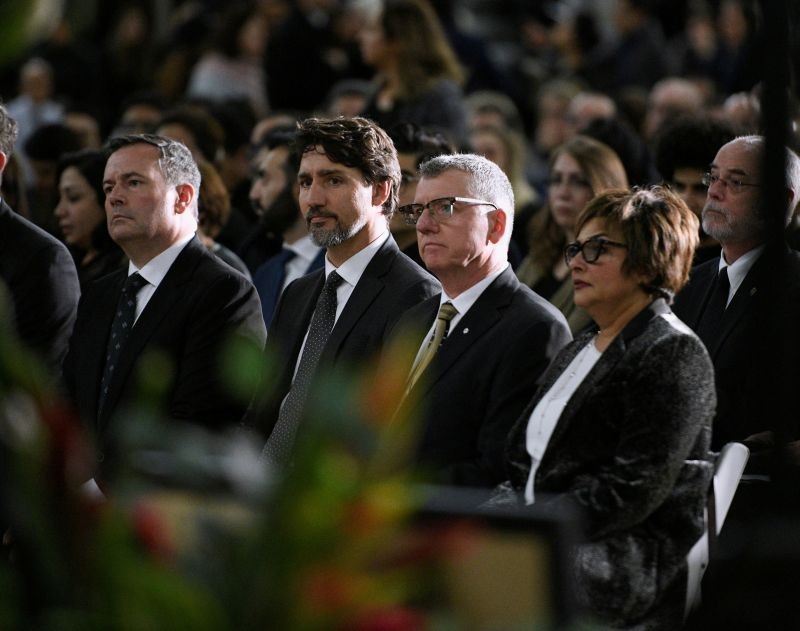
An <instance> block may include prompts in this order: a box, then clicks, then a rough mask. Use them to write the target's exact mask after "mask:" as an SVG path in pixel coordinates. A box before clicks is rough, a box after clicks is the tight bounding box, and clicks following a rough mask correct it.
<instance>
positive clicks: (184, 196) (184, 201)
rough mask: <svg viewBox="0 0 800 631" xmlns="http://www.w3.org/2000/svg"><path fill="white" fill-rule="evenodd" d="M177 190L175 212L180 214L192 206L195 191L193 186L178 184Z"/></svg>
mask: <svg viewBox="0 0 800 631" xmlns="http://www.w3.org/2000/svg"><path fill="white" fill-rule="evenodd" d="M175 190H176V191H178V199H177V200H176V202H175V212H176V213H178V214H180V213H182V212H183V211H184V210H186V209H187V208H189V207H190V206H191V204H192V200H193V199H194V195H195V190H194V186H192V185H191V184H178V186H176V187H175Z"/></svg>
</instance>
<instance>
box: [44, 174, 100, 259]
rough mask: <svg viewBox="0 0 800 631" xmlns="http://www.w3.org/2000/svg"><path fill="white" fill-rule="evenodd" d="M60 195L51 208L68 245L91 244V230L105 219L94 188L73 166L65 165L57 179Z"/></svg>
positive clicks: (89, 246)
mask: <svg viewBox="0 0 800 631" xmlns="http://www.w3.org/2000/svg"><path fill="white" fill-rule="evenodd" d="M58 190H59V193H60V198H59V201H58V205H57V206H56V209H55V211H54V214H55V216H56V219H57V220H58V227H59V230H61V234H62V235H63V236H64V241H65V242H66V244H67V245H69V246H71V247H75V248H79V249H81V250H89V249H90V248H91V246H92V232H94V230H95V228H97V226H98V225H99V224H100V222H102V221H105V211H104V209H103V206H101V205H100V202H99V201H98V199H97V195H96V194H95V191H94V189H93V188H92V187H91V185H90V184H89V182H88V181H87V180H86V178H85V177H83V174H81V172H80V171H79V170H78V169H76V168H75V167H67V168H66V169H64V171H63V172H62V173H61V178H60V180H59V183H58Z"/></svg>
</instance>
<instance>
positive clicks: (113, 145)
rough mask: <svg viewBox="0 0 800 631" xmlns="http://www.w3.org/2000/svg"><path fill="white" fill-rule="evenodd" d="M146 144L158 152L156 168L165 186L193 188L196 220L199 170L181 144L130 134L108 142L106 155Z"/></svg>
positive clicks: (150, 136)
mask: <svg viewBox="0 0 800 631" xmlns="http://www.w3.org/2000/svg"><path fill="white" fill-rule="evenodd" d="M139 144H146V145H150V146H152V147H155V148H156V149H158V150H159V158H158V166H159V168H160V169H161V173H162V174H163V176H164V181H165V182H166V183H167V186H180V185H181V184H191V185H192V187H193V188H194V199H193V201H192V207H193V209H194V218H195V219H197V218H198V210H197V203H198V200H199V197H200V183H201V176H200V169H199V168H198V167H197V163H196V162H195V160H194V157H192V152H191V151H189V149H188V148H187V147H186V145H184V144H183V143H182V142H178V141H177V140H173V139H172V138H167V137H165V136H156V135H153V134H131V135H127V136H118V137H116V138H112V139H111V140H109V142H108V145H107V155H108V156H111V154H113V153H115V152H117V151H119V150H120V149H122V148H123V147H130V146H132V145H139Z"/></svg>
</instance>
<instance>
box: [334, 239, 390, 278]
mask: <svg viewBox="0 0 800 631" xmlns="http://www.w3.org/2000/svg"><path fill="white" fill-rule="evenodd" d="M388 238H389V230H388V229H387V230H385V231H384V232H383V233H381V235H380V236H379V237H377V238H376V239H374V240H373V241H372V242H371V243H370V244H369V245H368V246H367V247H365V248H364V249H363V250H361V251H360V252H357V253H356V254H354V255H353V256H351V257H350V258H349V259H347V260H346V261H345V262H344V263H342V264H341V265H340V266H339V267H335V266H334V265H333V263H331V262H330V261H329V260H328V257H327V256H326V257H325V278H328V276H330V273H331V272H332V271H334V270H336V273H338V274H339V276H341V277H342V280H344V281H345V282H346V283H347V284H348V285H351V286H353V287H355V286H356V284H357V283H358V281H359V279H360V278H361V275H362V274H363V273H364V270H365V269H367V265H369V262H370V261H371V260H372V257H373V256H375V254H377V252H378V250H380V249H381V246H383V244H384V243H386V240H387V239H388Z"/></svg>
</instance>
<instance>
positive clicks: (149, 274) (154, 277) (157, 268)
mask: <svg viewBox="0 0 800 631" xmlns="http://www.w3.org/2000/svg"><path fill="white" fill-rule="evenodd" d="M193 238H194V233H192V234H189V235H187V236H185V237H183V238H182V239H180V240H178V241H176V242H175V243H173V244H172V245H171V246H169V247H168V248H167V249H166V250H164V251H163V252H162V253H161V254H159V255H158V256H155V257H153V258H152V259H150V260H149V261H148V262H147V263H145V264H144V265H143V266H142V268H141V269H139V268H138V267H136V265H134V264H133V261H130V262H129V263H128V276H130V275H131V274H133V273H134V272H139V275H140V276H141V277H142V278H144V279H145V280H146V281H147V282H148V283H150V284H151V285H153V286H154V287H158V286H159V284H161V281H162V280H164V277H165V276H166V275H167V272H168V271H169V268H170V267H172V264H173V263H174V262H175V259H177V258H178V255H179V254H180V253H181V252H182V251H183V248H185V247H186V244H187V243H189V241H191V240H192V239H193Z"/></svg>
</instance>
